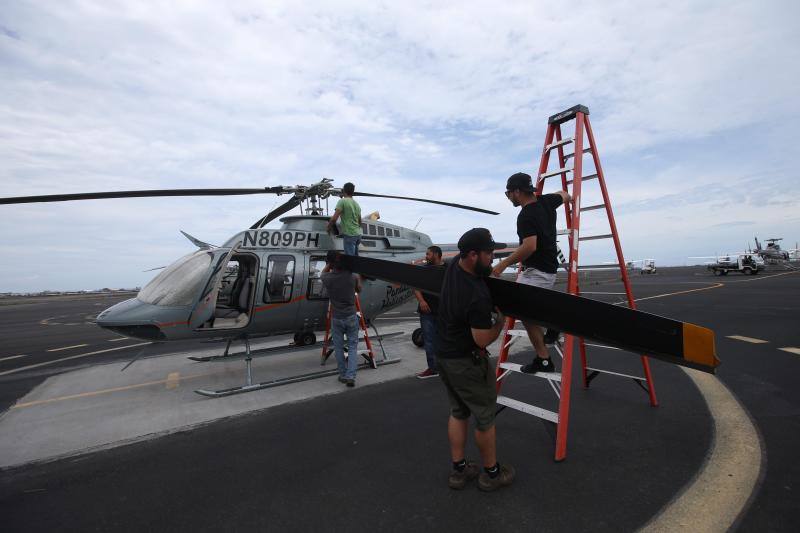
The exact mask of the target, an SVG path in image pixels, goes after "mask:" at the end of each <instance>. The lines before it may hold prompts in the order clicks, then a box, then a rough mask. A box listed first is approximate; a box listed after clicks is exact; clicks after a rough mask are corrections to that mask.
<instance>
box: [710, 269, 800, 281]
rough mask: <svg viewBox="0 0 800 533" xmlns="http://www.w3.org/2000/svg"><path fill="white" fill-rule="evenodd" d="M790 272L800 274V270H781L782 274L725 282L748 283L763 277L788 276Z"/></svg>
mask: <svg viewBox="0 0 800 533" xmlns="http://www.w3.org/2000/svg"><path fill="white" fill-rule="evenodd" d="M790 274H800V270H795V271H793V272H781V273H780V274H770V275H769V276H758V277H756V278H750V279H735V280H733V281H726V282H725V283H747V282H750V281H759V280H762V279H769V278H777V277H778V276H788V275H790Z"/></svg>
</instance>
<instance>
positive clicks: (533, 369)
mask: <svg viewBox="0 0 800 533" xmlns="http://www.w3.org/2000/svg"><path fill="white" fill-rule="evenodd" d="M521 370H522V371H523V372H525V373H526V374H535V373H537V372H555V371H556V367H555V366H553V361H551V360H550V358H549V357H548V358H546V359H543V358H541V357H539V356H538V355H537V356H536V357H534V358H533V362H531V363H530V364H527V365H525V366H523V367H522V369H521Z"/></svg>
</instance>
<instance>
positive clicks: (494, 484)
mask: <svg viewBox="0 0 800 533" xmlns="http://www.w3.org/2000/svg"><path fill="white" fill-rule="evenodd" d="M515 475H516V472H514V467H513V466H511V465H500V473H499V474H497V477H494V478H492V477H489V474H487V473H486V470H482V471H481V474H480V477H478V488H479V489H481V490H482V491H485V492H491V491H493V490H497V489H499V488H500V487H507V486H509V485H511V483H512V482H513V481H514V476H515Z"/></svg>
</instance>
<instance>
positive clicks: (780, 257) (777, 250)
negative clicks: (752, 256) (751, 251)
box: [754, 237, 789, 262]
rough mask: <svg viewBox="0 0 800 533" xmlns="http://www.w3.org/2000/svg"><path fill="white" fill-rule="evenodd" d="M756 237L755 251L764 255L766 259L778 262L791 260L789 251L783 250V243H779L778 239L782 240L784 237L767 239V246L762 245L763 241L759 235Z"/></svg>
mask: <svg viewBox="0 0 800 533" xmlns="http://www.w3.org/2000/svg"><path fill="white" fill-rule="evenodd" d="M754 239H755V241H756V249H755V253H757V254H758V255H760V256H761V257H763V258H764V260H765V261H772V262H778V261H788V260H789V252H788V251H785V250H781V245H780V244H778V241H782V240H783V238H778V239H766V241H765V242H766V243H767V247H766V248H762V247H761V243H760V242H758V237H754Z"/></svg>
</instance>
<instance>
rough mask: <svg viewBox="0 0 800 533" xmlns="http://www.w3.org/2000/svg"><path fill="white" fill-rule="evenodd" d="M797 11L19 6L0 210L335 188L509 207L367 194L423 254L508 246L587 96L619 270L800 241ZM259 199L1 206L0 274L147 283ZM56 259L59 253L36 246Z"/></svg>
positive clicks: (8, 20)
mask: <svg viewBox="0 0 800 533" xmlns="http://www.w3.org/2000/svg"><path fill="white" fill-rule="evenodd" d="M799 10H800V8H798V6H797V4H796V3H793V2H773V3H769V4H755V3H752V2H746V1H738V2H727V3H724V4H721V3H707V4H700V3H698V2H688V1H686V2H669V3H661V4H658V5H649V6H643V5H642V4H641V3H634V2H626V1H615V2H603V3H591V2H578V3H572V4H570V5H569V6H565V5H562V4H557V3H552V2H449V3H437V4H435V5H434V6H431V5H430V4H427V3H415V2H406V3H402V4H396V3H371V4H366V5H365V4H363V3H362V2H331V3H326V4H325V5H321V6H320V5H312V4H309V3H297V2H270V3H269V4H268V5H264V3H263V2H255V1H254V2H236V3H235V5H234V6H233V7H228V6H227V5H225V4H223V3H219V2H190V3H167V4H163V3H150V2H109V1H106V2H89V1H75V2H58V3H55V4H51V5H48V7H47V8H46V9H45V8H42V7H40V6H39V5H37V4H36V3H23V2H19V3H14V4H11V5H7V6H5V8H4V11H3V15H2V18H0V76H2V78H3V80H4V82H3V84H2V86H0V160H2V161H3V165H2V166H0V194H2V195H4V196H17V195H25V194H46V193H55V192H78V191H92V190H115V189H121V190H126V189H138V188H183V187H186V188H189V187H242V186H244V187H252V186H269V185H276V184H287V185H292V184H299V183H310V182H312V181H316V180H318V179H319V178H320V177H323V176H326V177H334V178H336V179H337V181H338V182H339V183H340V184H341V183H342V182H343V181H345V180H347V179H352V180H353V181H355V182H356V183H357V184H358V186H359V188H360V189H361V190H366V191H369V192H385V193H387V194H399V195H409V194H417V195H420V196H427V197H431V198H435V199H441V200H449V201H454V202H459V203H466V204H476V205H480V206H482V207H486V208H490V209H495V210H500V211H502V213H503V215H502V216H501V217H495V218H491V217H487V216H483V215H479V216H475V215H472V214H469V213H466V212H459V211H452V210H447V209H439V208H431V207H430V206H426V205H413V204H399V203H397V202H389V201H370V202H364V203H365V204H366V205H365V210H366V211H371V210H373V209H374V208H379V209H380V210H381V212H382V214H383V216H384V218H385V219H386V220H390V221H393V222H398V223H401V224H405V225H410V226H413V225H414V224H416V222H417V220H418V219H419V218H420V217H424V219H423V222H422V223H421V225H420V228H421V229H423V230H426V231H428V232H429V233H430V234H431V235H432V237H433V238H434V239H435V240H438V241H448V242H452V241H454V240H456V238H457V237H458V234H460V232H461V231H463V230H464V229H466V228H468V227H471V226H473V225H485V226H487V227H490V229H492V230H493V231H494V232H495V234H496V235H497V236H498V237H500V238H505V239H509V238H512V237H513V234H514V230H513V228H514V212H513V209H511V208H510V206H509V205H508V204H507V203H506V200H505V198H503V196H502V194H501V192H502V186H503V181H504V177H505V176H508V175H510V174H511V173H513V172H515V171H517V170H520V169H527V170H528V171H532V170H533V169H534V168H535V167H536V164H537V159H538V151H539V150H540V147H541V142H542V138H543V135H544V128H545V122H546V118H547V116H548V115H550V114H553V113H555V112H557V111H560V110H561V109H563V108H565V107H569V106H571V105H574V104H575V103H584V104H586V105H589V107H590V108H591V110H592V115H591V119H592V125H593V127H594V130H595V134H596V136H597V141H598V145H599V147H600V151H601V157H603V161H604V169H605V171H606V172H607V177H608V181H609V188H610V189H611V191H612V202H613V204H614V206H615V210H616V212H617V216H618V224H619V225H620V229H621V231H622V233H623V237H624V238H625V241H623V244H624V245H625V247H626V253H627V255H629V256H636V257H638V256H644V255H647V256H655V257H659V255H658V254H659V253H660V252H659V250H665V249H666V248H665V246H666V245H665V244H664V243H665V242H669V243H670V244H669V247H670V248H669V250H670V251H669V252H668V253H666V252H665V255H664V256H663V257H665V258H670V259H669V260H672V261H677V260H678V259H676V258H679V257H681V250H683V249H684V248H688V247H689V244H688V243H691V246H697V247H706V248H708V249H710V248H712V247H713V246H714V245H716V244H717V243H719V242H720V240H722V241H724V242H725V244H726V245H727V243H728V242H730V243H731V245H733V243H734V242H737V241H738V240H743V239H741V238H740V236H741V235H742V234H744V233H747V234H748V235H749V233H750V231H749V230H746V229H745V228H743V227H742V226H741V225H730V226H728V227H726V226H725V222H726V221H730V222H736V221H737V220H741V219H743V218H744V219H746V220H754V221H756V225H755V226H754V227H753V228H752V229H753V231H775V232H778V233H786V236H787V238H788V239H792V237H791V236H790V234H794V235H797V233H798V231H797V230H798V224H797V217H796V216H794V215H793V213H794V212H795V210H796V208H795V206H796V205H797V201H798V200H800V198H799V197H798V190H799V186H798V185H797V184H796V183H795V181H794V174H793V173H792V170H791V169H793V168H795V166H794V165H795V162H794V161H792V160H790V159H789V158H790V157H791V155H790V154H789V150H787V149H786V143H787V141H786V139H788V138H790V137H789V135H790V133H791V130H790V126H789V125H790V124H791V123H792V119H795V118H797V116H798V107H797V104H796V103H795V100H796V99H795V96H794V94H793V92H794V88H795V87H796V86H797V82H798V71H797V67H796V65H797V64H800V61H799V60H800V57H798V56H800V53H799V52H800V46H799V45H800V40H799V39H798V36H797V32H796V28H795V24H794V23H793V21H794V20H797V18H798V17H797V15H798V14H800V13H798V11H799ZM770 142H773V143H774V144H773V145H772V146H773V147H771V145H770ZM774 146H777V147H774ZM587 190H588V186H587ZM742 197H744V200H739V199H740V198H742ZM588 199H589V198H588V196H587V201H588ZM274 201H275V199H273V198H251V197H236V198H225V199H220V200H211V199H197V198H186V199H170V200H146V199H141V200H117V201H111V202H84V203H81V204H70V205H62V206H56V205H52V204H35V205H29V206H5V207H4V208H3V209H2V211H1V212H2V218H0V240H2V242H3V243H5V244H4V246H5V247H6V248H8V247H10V248H11V249H15V250H21V249H24V254H25V255H24V257H25V266H24V267H23V266H21V265H20V264H19V262H18V261H9V262H4V263H3V265H2V267H0V269H1V270H0V275H2V278H1V279H3V282H2V283H0V290H15V289H39V288H92V287H94V284H95V283H96V280H98V279H104V284H106V285H115V286H119V285H130V284H132V283H133V282H134V281H135V282H136V283H140V282H141V281H142V278H143V276H142V275H141V273H139V274H134V273H135V272H139V271H140V270H143V269H145V268H150V267H152V266H159V265H160V264H163V263H164V262H165V261H169V260H171V259H174V258H176V257H178V256H180V255H181V254H182V253H184V252H185V251H186V249H187V248H186V246H187V243H185V242H184V240H183V237H182V236H180V234H179V233H178V229H184V230H186V231H189V232H190V233H192V234H196V235H197V236H198V237H199V238H201V239H203V240H208V241H211V242H222V241H224V240H226V239H227V237H228V236H230V235H231V234H232V233H234V232H235V231H237V230H239V229H241V228H242V227H244V226H248V225H249V224H251V223H252V221H254V220H255V219H257V218H258V217H259V216H261V215H262V214H263V213H264V212H266V211H267V210H268V209H269V207H270V206H271V205H273V203H274ZM742 210H745V211H747V214H746V215H743V214H741V213H740V212H737V211H742ZM753 212H756V213H758V216H753ZM585 223H586V226H585V229H586V231H589V230H591V229H594V228H593V226H592V224H593V223H592V222H591V221H590V220H589V218H588V216H587V217H586V219H585ZM711 227H713V228H716V229H708V228H711ZM762 228H763V229H762ZM698 229H702V230H703V231H699V232H698ZM598 231H599V229H598ZM698 233H699V234H698ZM656 236H658V238H657V242H656V244H657V246H656V247H655V250H654V249H653V248H654V246H653V244H654V240H656ZM65 243H66V245H67V247H68V248H69V249H70V250H72V251H71V252H69V253H67V252H64V251H59V250H55V249H46V247H48V246H51V247H52V246H62V245H65ZM73 246H74V247H75V249H74V250H73V248H72V247H73ZM737 247H741V245H737ZM132 249H134V250H136V251H135V252H133V253H131V250H132ZM593 253H594V252H591V251H589V247H587V254H588V255H592V254H593ZM603 253H604V252H601V251H598V252H597V255H598V257H597V259H605V258H607V256H606V257H600V256H601V255H602V254H603ZM62 254H67V255H69V256H70V260H71V261H72V262H73V263H72V264H74V261H75V256H77V257H78V258H81V256H82V259H83V260H84V264H83V265H81V267H80V268H78V269H71V271H70V272H66V273H64V274H60V275H59V277H58V278H56V277H55V276H54V275H53V267H52V266H49V264H50V263H52V262H54V261H56V260H57V258H58V257H64V255H62ZM687 255H691V254H689V253H687ZM68 264H70V263H69V262H65V263H64V264H63V265H62V264H59V267H63V268H65V269H68V270H69V267H68V266H67V265H68ZM100 272H102V276H108V278H106V277H102V278H101V277H100ZM34 275H38V276H39V277H38V278H36V279H31V277H32V276H34ZM114 276H116V277H114ZM109 278H112V279H109ZM145 279H146V277H145ZM23 280H28V281H23ZM56 280H57V281H56ZM50 283H53V284H54V285H51V284H50ZM55 284H60V285H59V286H56V285H55Z"/></svg>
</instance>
